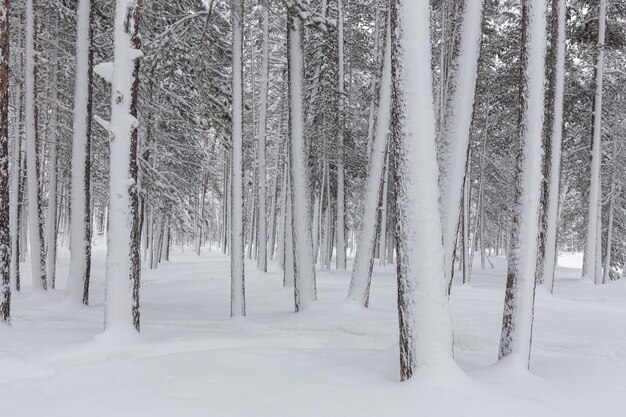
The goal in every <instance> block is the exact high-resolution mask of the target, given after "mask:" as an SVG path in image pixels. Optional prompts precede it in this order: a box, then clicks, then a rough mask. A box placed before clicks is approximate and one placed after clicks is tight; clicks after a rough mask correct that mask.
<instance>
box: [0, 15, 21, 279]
mask: <svg viewBox="0 0 626 417" xmlns="http://www.w3.org/2000/svg"><path fill="white" fill-rule="evenodd" d="M4 16H8V14H5V15H4ZM7 25H8V17H7ZM7 28H8V26H7ZM21 39H22V37H21V36H19V39H18V42H17V47H18V48H19V49H21V43H22V42H21ZM3 45H4V43H3ZM6 45H7V46H8V45H9V42H8V41H7V43H6ZM15 71H16V72H17V73H18V74H21V73H22V55H21V52H19V50H18V54H17V64H16V65H15ZM14 86H15V90H16V91H15V95H14V97H15V99H14V107H15V112H14V120H15V128H14V129H13V147H12V150H11V173H10V181H11V194H10V196H9V199H10V208H9V228H10V230H11V282H12V283H13V285H15V287H16V289H18V288H19V274H20V261H19V242H20V222H19V218H20V211H21V210H20V194H21V193H20V178H21V173H20V162H21V146H22V140H21V129H20V124H21V122H22V120H21V119H22V84H21V83H19V82H16V83H15V84H14Z"/></svg>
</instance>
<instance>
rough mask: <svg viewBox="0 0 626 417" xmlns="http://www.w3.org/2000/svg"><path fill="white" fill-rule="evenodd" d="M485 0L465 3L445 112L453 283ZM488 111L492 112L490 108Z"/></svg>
mask: <svg viewBox="0 0 626 417" xmlns="http://www.w3.org/2000/svg"><path fill="white" fill-rule="evenodd" d="M482 9H483V0H465V5H464V7H463V24H462V27H461V41H460V46H459V53H458V56H456V57H455V59H454V62H453V64H452V69H451V71H453V76H452V80H451V84H450V86H449V87H448V88H449V90H450V91H449V94H451V98H450V100H447V106H446V110H445V113H444V121H443V124H444V127H443V142H444V144H443V146H444V149H443V155H444V158H443V161H442V164H441V169H440V187H441V216H442V227H443V242H444V247H445V251H446V253H445V262H446V264H445V271H446V275H447V277H448V281H451V280H452V272H453V268H454V265H453V264H454V253H455V249H456V241H457V236H458V228H459V217H460V214H461V210H462V200H463V184H464V182H465V177H466V168H467V160H468V155H469V139H470V126H471V124H472V113H473V108H474V96H475V90H476V79H477V77H478V57H479V54H480V38H481V34H482V31H481V20H482V19H481V18H482ZM487 111H489V109H487Z"/></svg>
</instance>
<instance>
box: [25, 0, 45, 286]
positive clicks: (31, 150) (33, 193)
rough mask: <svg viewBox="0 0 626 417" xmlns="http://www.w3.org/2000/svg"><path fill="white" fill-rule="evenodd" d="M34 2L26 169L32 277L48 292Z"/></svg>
mask: <svg viewBox="0 0 626 417" xmlns="http://www.w3.org/2000/svg"><path fill="white" fill-rule="evenodd" d="M33 1H34V0H27V1H26V46H25V47H26V67H25V75H24V81H25V85H26V89H25V90H26V94H25V101H26V103H25V124H26V129H25V130H26V165H27V167H26V169H27V179H28V228H29V235H30V247H31V251H30V252H31V254H30V256H31V274H32V282H33V291H45V290H47V289H48V282H47V280H46V273H45V272H46V271H45V268H42V266H43V264H44V262H45V259H44V256H43V251H42V250H41V248H42V247H43V245H42V243H43V242H42V239H41V238H42V236H41V235H42V233H41V231H40V221H41V204H40V198H41V196H40V195H39V174H38V170H39V166H38V163H37V159H38V158H37V154H38V149H37V129H36V126H35V123H36V120H35V119H36V118H37V112H36V111H35V15H34V10H33Z"/></svg>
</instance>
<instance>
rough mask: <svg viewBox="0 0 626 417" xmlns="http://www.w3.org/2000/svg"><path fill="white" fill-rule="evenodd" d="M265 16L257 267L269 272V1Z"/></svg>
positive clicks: (264, 2)
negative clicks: (267, 153) (267, 137)
mask: <svg viewBox="0 0 626 417" xmlns="http://www.w3.org/2000/svg"><path fill="white" fill-rule="evenodd" d="M262 3H263V4H262V7H263V11H262V15H263V42H262V56H261V87H260V91H259V134H258V141H259V146H258V152H259V153H258V162H259V189H258V192H259V232H258V237H257V242H258V243H257V245H258V253H257V267H258V268H259V269H260V270H261V271H263V272H267V214H266V202H265V196H266V176H267V174H266V167H265V163H266V162H265V139H266V136H267V88H268V82H269V54H270V53H269V43H270V40H269V39H270V29H269V26H270V23H269V20H270V17H269V0H263V2H262Z"/></svg>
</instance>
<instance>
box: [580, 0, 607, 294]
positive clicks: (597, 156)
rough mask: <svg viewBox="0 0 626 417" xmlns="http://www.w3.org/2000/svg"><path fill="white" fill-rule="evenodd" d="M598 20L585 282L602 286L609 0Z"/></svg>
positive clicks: (603, 4) (601, 3)
mask: <svg viewBox="0 0 626 417" xmlns="http://www.w3.org/2000/svg"><path fill="white" fill-rule="evenodd" d="M598 14H599V17H598V45H597V46H598V58H597V59H598V60H597V62H596V68H595V71H596V79H595V85H596V91H595V96H594V100H593V133H592V138H591V179H590V182H589V201H588V207H587V239H586V244H585V257H584V261H583V272H582V274H583V278H589V279H591V280H592V281H593V282H594V283H596V284H599V283H601V282H602V276H597V274H596V270H597V269H598V268H597V263H598V262H600V261H599V259H600V254H599V253H598V251H597V246H598V245H597V242H596V240H599V239H600V236H599V235H598V218H599V217H600V216H599V212H600V192H601V190H600V164H601V160H602V151H601V142H602V83H603V79H604V38H605V33H606V0H600V10H599V13H598Z"/></svg>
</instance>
